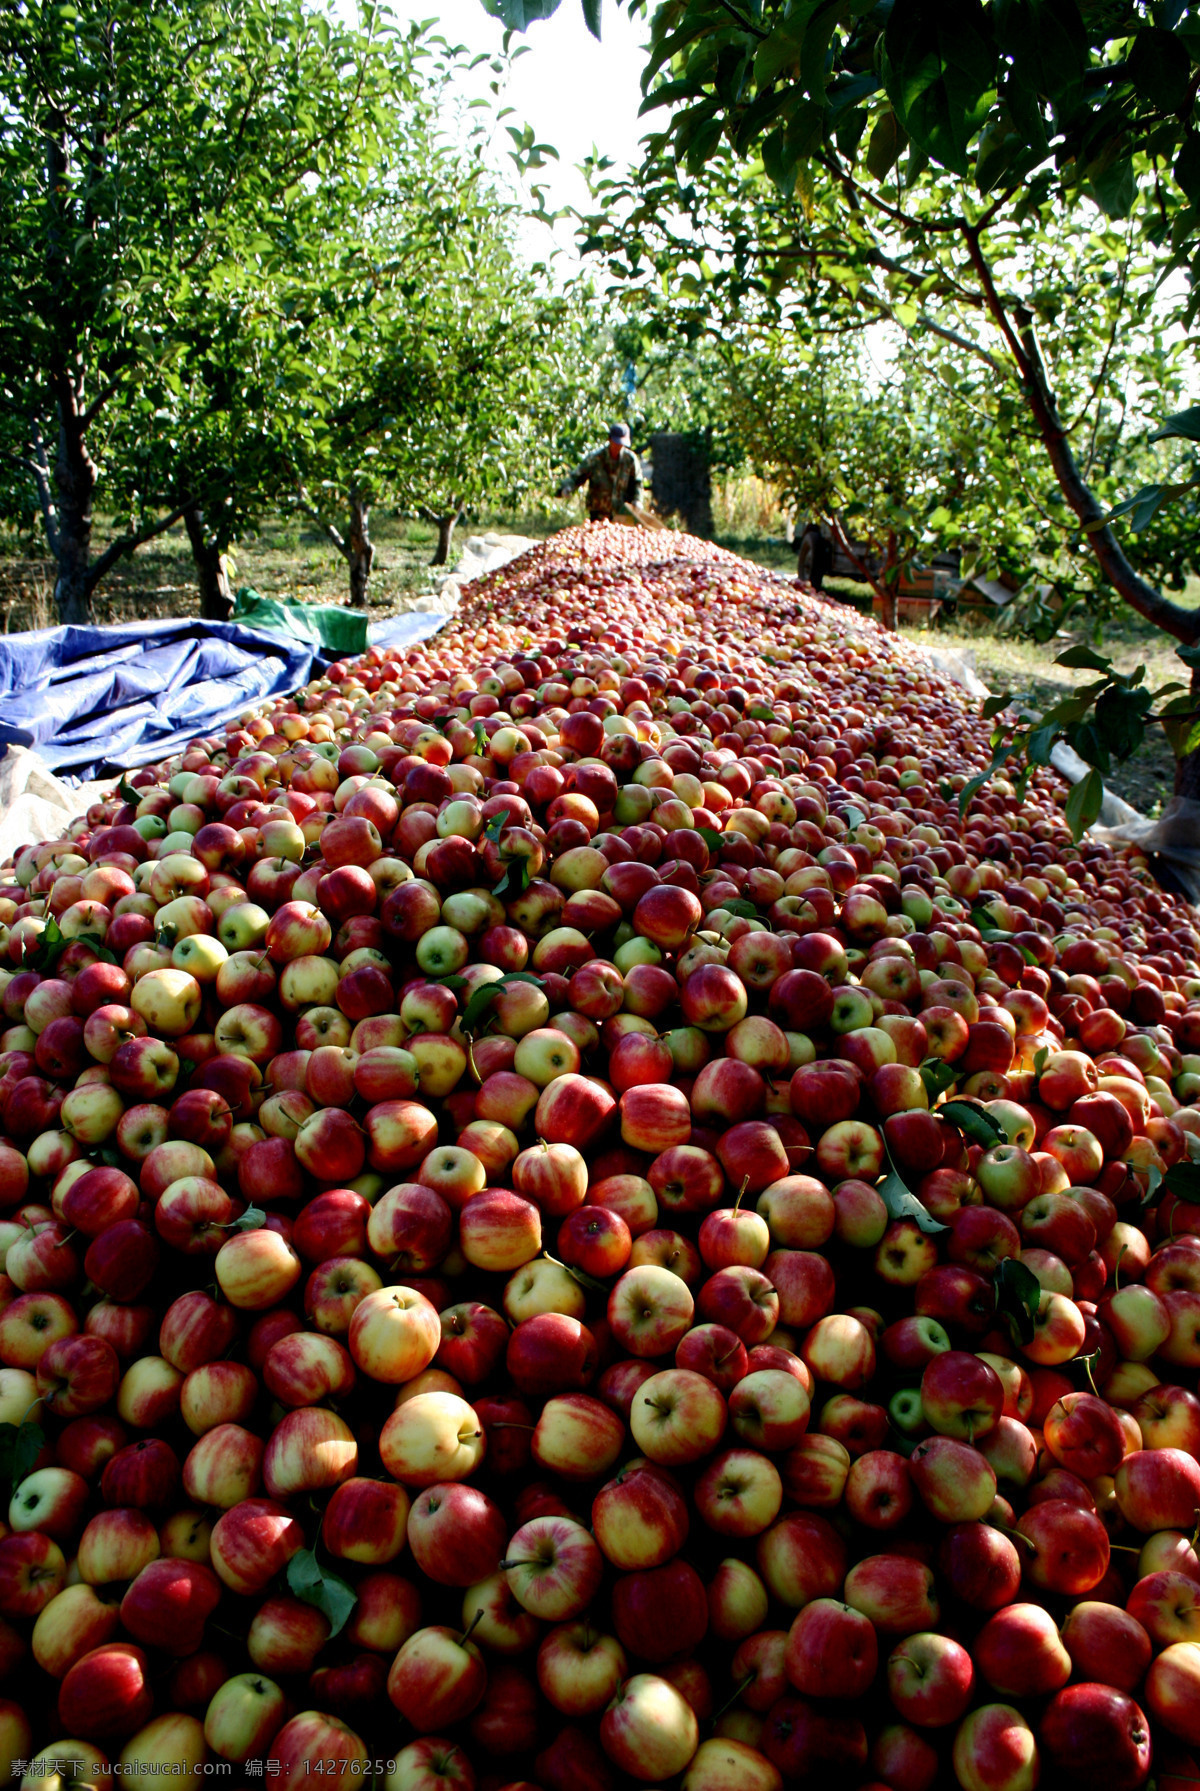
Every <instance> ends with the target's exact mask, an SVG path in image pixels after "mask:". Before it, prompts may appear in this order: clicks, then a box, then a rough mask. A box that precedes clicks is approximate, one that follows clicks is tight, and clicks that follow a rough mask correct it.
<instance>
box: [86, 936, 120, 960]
mask: <svg viewBox="0 0 1200 1791" xmlns="http://www.w3.org/2000/svg"><path fill="white" fill-rule="evenodd" d="M79 943H80V944H81V945H90V946H91V948H92V950H93V951H94V952H95V954H96V956H97V957H98V958H99V959H100V962H101V963H102V964H115V963H116V961H117V960H116V957H115V956H114V954H113V953H112V952H110V951H109V949H108V947H107V945H105V943H104V941H103V939H101V937H100V935H99V933H80V935H79Z"/></svg>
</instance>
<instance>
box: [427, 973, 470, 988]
mask: <svg viewBox="0 0 1200 1791" xmlns="http://www.w3.org/2000/svg"><path fill="white" fill-rule="evenodd" d="M428 981H429V982H431V983H437V984H438V985H439V986H440V987H441V988H443V989H465V988H466V986H467V979H466V977H465V976H460V975H459V974H458V972H457V971H455V973H454V975H453V976H431V977H429V978H428Z"/></svg>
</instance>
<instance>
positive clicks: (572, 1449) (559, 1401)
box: [475, 1393, 625, 1577]
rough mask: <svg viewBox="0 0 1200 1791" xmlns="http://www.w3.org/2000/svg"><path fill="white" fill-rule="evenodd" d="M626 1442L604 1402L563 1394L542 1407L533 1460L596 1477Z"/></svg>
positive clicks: (555, 1470)
mask: <svg viewBox="0 0 1200 1791" xmlns="http://www.w3.org/2000/svg"><path fill="white" fill-rule="evenodd" d="M624 1441H625V1426H624V1425H623V1424H622V1422H621V1420H620V1418H619V1417H618V1416H617V1414H616V1413H615V1412H614V1411H612V1410H610V1408H609V1407H608V1406H607V1405H605V1404H603V1403H602V1401H600V1400H599V1399H593V1398H591V1397H589V1395H588V1394H586V1393H561V1394H558V1395H557V1396H556V1397H555V1398H553V1399H548V1400H547V1401H546V1404H545V1405H544V1406H543V1408H542V1413H541V1416H540V1417H539V1419H538V1421H537V1425H536V1427H535V1429H534V1433H533V1445H532V1450H533V1459H534V1460H535V1461H536V1462H537V1463H538V1465H539V1467H542V1468H545V1469H546V1470H547V1472H549V1473H551V1474H554V1475H556V1476H558V1477H559V1478H560V1479H563V1480H595V1479H597V1478H598V1477H599V1476H600V1475H602V1474H605V1473H607V1472H608V1470H609V1469H610V1468H611V1467H612V1465H613V1463H614V1462H615V1461H616V1459H617V1456H618V1455H619V1454H620V1453H621V1447H622V1444H623V1443H624ZM475 1577H477V1576H475Z"/></svg>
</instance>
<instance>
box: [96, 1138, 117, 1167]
mask: <svg viewBox="0 0 1200 1791" xmlns="http://www.w3.org/2000/svg"><path fill="white" fill-rule="evenodd" d="M89 1155H90V1156H91V1158H92V1160H93V1162H97V1161H98V1162H101V1163H104V1164H106V1165H107V1166H108V1168H109V1169H119V1168H120V1165H121V1153H120V1151H119V1150H114V1148H113V1146H112V1145H111V1144H102V1145H101V1146H100V1148H99V1150H94V1151H91V1152H89Z"/></svg>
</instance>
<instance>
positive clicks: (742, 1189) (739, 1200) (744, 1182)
mask: <svg viewBox="0 0 1200 1791" xmlns="http://www.w3.org/2000/svg"><path fill="white" fill-rule="evenodd" d="M749 1186H750V1177H749V1176H748V1175H744V1176H743V1177H742V1185H741V1187H740V1188H739V1189H738V1191H737V1199H736V1200H735V1201H734V1203H733V1210H734V1212H735V1213H736V1212H737V1210H738V1208H739V1207H740V1206H741V1204H742V1196H743V1195H744V1194H745V1192H746V1189H747V1188H748V1187H749Z"/></svg>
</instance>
